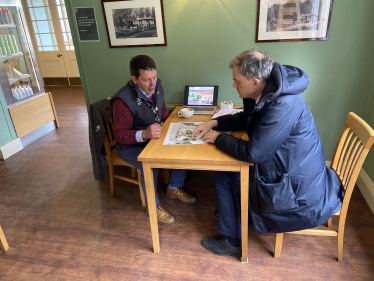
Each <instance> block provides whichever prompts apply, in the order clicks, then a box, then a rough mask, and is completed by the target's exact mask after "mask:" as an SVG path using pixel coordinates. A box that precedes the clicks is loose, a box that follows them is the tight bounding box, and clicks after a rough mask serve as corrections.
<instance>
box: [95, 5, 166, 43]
mask: <svg viewBox="0 0 374 281" xmlns="http://www.w3.org/2000/svg"><path fill="white" fill-rule="evenodd" d="M101 3H102V5H103V11H104V17H105V24H106V28H107V32H108V39H109V46H110V47H111V48H125V47H148V46H166V45H167V42H166V33H165V21H164V10H163V3H162V0H135V1H114V0H101Z"/></svg>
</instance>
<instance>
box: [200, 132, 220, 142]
mask: <svg viewBox="0 0 374 281" xmlns="http://www.w3.org/2000/svg"><path fill="white" fill-rule="evenodd" d="M218 135H219V133H217V132H216V131H213V130H210V131H209V132H207V133H206V134H205V135H204V136H203V142H210V143H214V141H215V140H216V138H217V137H218Z"/></svg>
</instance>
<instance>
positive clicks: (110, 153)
mask: <svg viewBox="0 0 374 281" xmlns="http://www.w3.org/2000/svg"><path fill="white" fill-rule="evenodd" d="M106 132H107V136H106V138H105V141H104V147H105V152H106V157H107V160H108V166H109V180H110V194H112V195H113V193H114V179H119V180H123V181H127V182H131V183H134V184H137V185H138V186H139V191H140V198H141V200H142V205H143V207H145V206H146V204H145V197H144V192H143V189H142V184H141V181H140V177H141V172H140V170H138V169H136V168H135V167H134V166H132V165H130V164H129V163H127V162H125V161H123V160H122V159H121V158H120V157H119V156H118V152H117V150H116V149H115V144H116V140H115V139H114V135H113V132H114V124H113V119H111V120H110V123H108V124H106ZM114 164H119V165H122V166H127V167H130V168H131V176H132V178H129V177H124V176H120V175H117V174H115V173H114ZM163 173H164V178H165V182H166V183H169V170H167V169H164V172H163ZM136 176H137V180H136V179H134V178H136Z"/></svg>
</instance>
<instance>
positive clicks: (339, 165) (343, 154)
mask: <svg viewBox="0 0 374 281" xmlns="http://www.w3.org/2000/svg"><path fill="white" fill-rule="evenodd" d="M352 135H353V132H352V131H351V132H350V133H349V135H348V136H347V137H346V138H345V140H344V145H343V147H342V149H341V150H340V151H338V157H339V160H338V163H339V164H338V167H337V169H336V173H337V174H338V175H339V176H340V174H341V173H342V167H343V163H344V156H345V153H344V152H345V151H346V150H347V147H348V145H349V142H350V139H351V138H352Z"/></svg>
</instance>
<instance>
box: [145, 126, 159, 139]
mask: <svg viewBox="0 0 374 281" xmlns="http://www.w3.org/2000/svg"><path fill="white" fill-rule="evenodd" d="M160 136H161V126H160V124H158V123H153V124H151V125H149V126H148V128H147V129H146V130H143V133H142V137H143V139H158V138H159V137H160Z"/></svg>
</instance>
